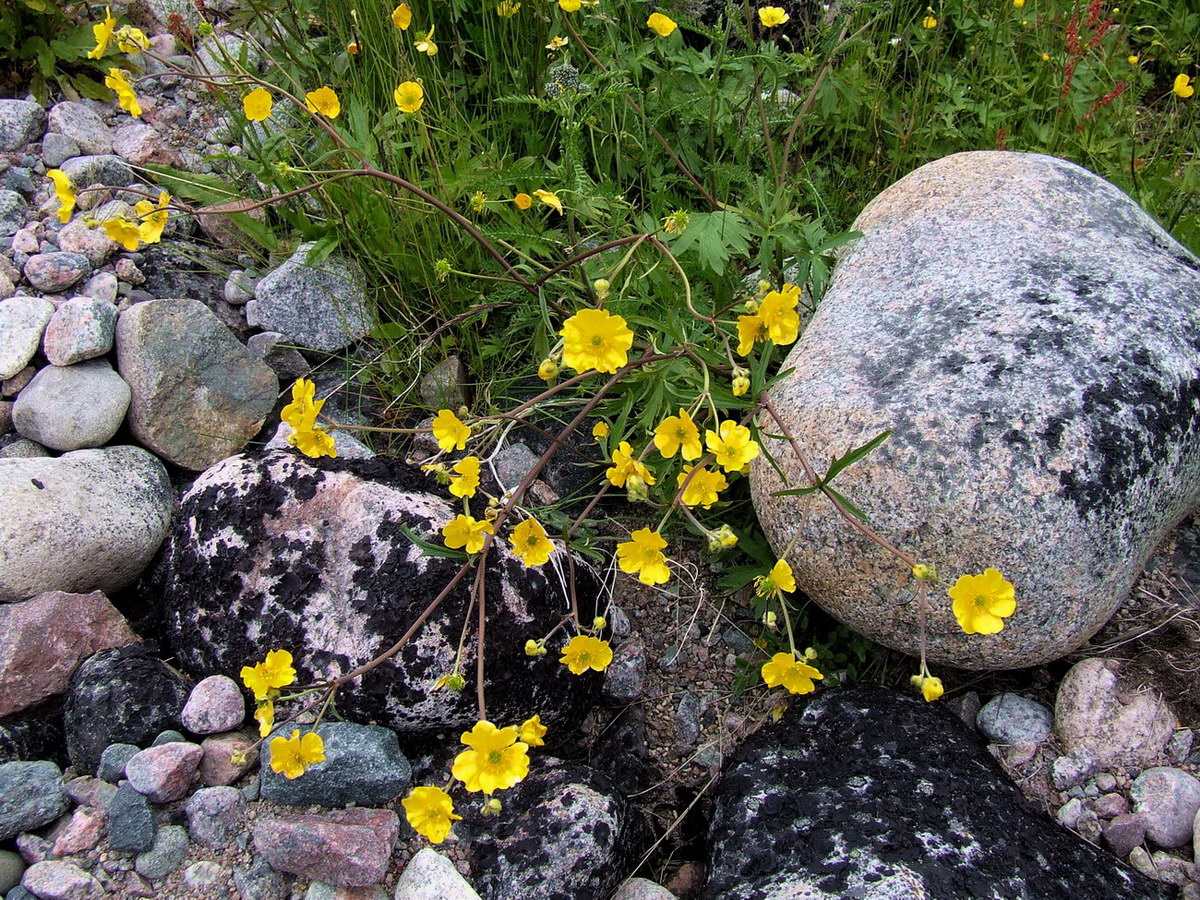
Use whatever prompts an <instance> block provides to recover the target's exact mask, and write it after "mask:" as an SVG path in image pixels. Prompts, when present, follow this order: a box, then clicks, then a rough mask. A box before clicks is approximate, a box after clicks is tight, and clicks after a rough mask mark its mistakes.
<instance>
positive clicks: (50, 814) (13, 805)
mask: <svg viewBox="0 0 1200 900" xmlns="http://www.w3.org/2000/svg"><path fill="white" fill-rule="evenodd" d="M70 806H71V801H70V799H68V797H67V793H66V791H65V790H63V786H62V771H61V770H60V769H59V768H58V766H56V765H55V764H54V763H52V762H46V761H44V760H42V761H38V762H8V763H4V764H2V765H0V841H8V840H11V839H12V838H14V837H16V836H17V835H18V834H20V833H21V832H23V831H33V829H35V828H41V827H42V826H43V825H48V824H49V823H50V822H53V821H54V820H55V819H57V818H58V817H59V816H61V815H62V814H63V813H65V812H66V811H67V810H68V809H69V808H70Z"/></svg>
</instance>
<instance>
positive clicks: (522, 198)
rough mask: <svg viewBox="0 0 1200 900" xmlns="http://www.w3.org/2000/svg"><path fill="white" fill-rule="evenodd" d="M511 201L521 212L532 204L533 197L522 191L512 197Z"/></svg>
mask: <svg viewBox="0 0 1200 900" xmlns="http://www.w3.org/2000/svg"><path fill="white" fill-rule="evenodd" d="M513 203H514V204H516V207H517V209H519V210H521V212H525V210H527V209H529V207H531V206H533V198H532V197H530V196H529V195H528V194H526V193H524V192H522V193H520V194H517V196H515V197H513Z"/></svg>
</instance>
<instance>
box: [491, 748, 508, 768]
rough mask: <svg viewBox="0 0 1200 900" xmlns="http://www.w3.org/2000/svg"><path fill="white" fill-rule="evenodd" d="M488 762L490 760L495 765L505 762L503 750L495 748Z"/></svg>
mask: <svg viewBox="0 0 1200 900" xmlns="http://www.w3.org/2000/svg"><path fill="white" fill-rule="evenodd" d="M488 762H490V763H491V764H492V765H493V766H498V765H500V763H502V762H504V753H503V751H501V750H493V751H492V752H491V753H489V754H488Z"/></svg>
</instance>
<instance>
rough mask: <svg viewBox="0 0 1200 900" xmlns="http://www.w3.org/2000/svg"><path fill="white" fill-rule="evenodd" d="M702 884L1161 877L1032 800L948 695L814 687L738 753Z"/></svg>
mask: <svg viewBox="0 0 1200 900" xmlns="http://www.w3.org/2000/svg"><path fill="white" fill-rule="evenodd" d="M709 848H710V850H709V853H710V855H709V877H708V883H707V886H706V888H705V892H704V895H703V896H704V897H705V898H707V900H771V898H782V897H794V898H801V900H842V898H846V897H858V898H863V900H911V898H913V897H923V898H927V900H962V898H964V897H971V898H976V900H983V898H993V900H1052V898H1062V900H1068V898H1081V897H1087V898H1088V900H1120V898H1126V897H1140V898H1145V900H1151V898H1160V897H1164V896H1165V895H1163V894H1161V893H1159V890H1158V888H1157V886H1156V885H1155V884H1154V883H1153V882H1151V881H1149V880H1148V879H1147V878H1145V877H1144V876H1142V875H1140V874H1138V873H1137V872H1134V871H1133V870H1131V869H1127V868H1125V867H1124V866H1123V865H1122V864H1121V862H1120V861H1119V860H1118V859H1117V858H1116V857H1114V856H1111V855H1109V854H1108V853H1105V852H1104V851H1101V850H1098V849H1097V848H1096V847H1094V846H1092V845H1091V844H1088V843H1085V842H1084V841H1082V840H1081V839H1079V838H1078V837H1077V836H1075V835H1074V834H1072V833H1071V832H1069V831H1067V830H1066V829H1065V828H1062V827H1060V826H1059V825H1058V824H1056V823H1055V822H1053V821H1052V820H1051V819H1050V818H1049V817H1048V816H1046V815H1045V814H1044V813H1042V812H1041V811H1040V810H1038V809H1035V808H1034V807H1033V806H1032V805H1031V804H1030V803H1029V802H1028V801H1026V800H1025V798H1024V797H1023V796H1022V794H1021V792H1020V790H1019V789H1018V788H1017V787H1016V785H1014V784H1013V783H1012V781H1010V780H1009V779H1008V776H1006V775H1005V774H1004V771H1003V770H1002V769H1001V768H1000V766H999V764H998V763H996V761H995V760H994V759H992V757H991V755H990V754H989V753H988V752H987V749H986V747H985V746H984V744H983V742H982V741H981V740H980V739H979V737H978V736H977V735H975V733H974V732H972V731H970V730H968V729H967V727H966V726H965V725H963V723H962V722H961V721H960V720H959V719H958V718H957V717H956V716H955V715H954V714H953V713H951V712H950V711H948V710H947V709H945V708H944V707H942V706H940V705H931V704H926V703H925V702H924V701H922V700H921V699H920V698H917V697H913V696H911V695H909V694H901V693H899V692H897V691H894V690H892V689H890V688H885V687H880V686H876V685H864V686H855V687H849V688H840V689H834V690H827V691H822V692H820V693H818V694H815V695H812V696H811V697H810V698H808V699H807V700H806V701H800V702H797V703H795V704H793V705H792V707H791V708H790V709H789V710H788V711H787V712H786V713H785V714H784V716H783V718H781V719H780V720H779V722H777V723H775V724H773V725H768V726H766V727H765V728H763V729H762V730H761V731H759V732H757V733H755V734H754V735H752V736H751V737H750V738H749V739H747V741H746V742H745V743H744V744H743V745H742V746H741V747H740V748H738V750H737V751H736V752H735V753H734V755H733V758H732V759H731V760H730V762H729V764H728V765H727V767H726V769H725V771H724V772H723V773H722V777H721V781H720V783H719V787H718V791H717V797H716V801H715V809H714V811H713V818H712V822H711V824H710V827H709Z"/></svg>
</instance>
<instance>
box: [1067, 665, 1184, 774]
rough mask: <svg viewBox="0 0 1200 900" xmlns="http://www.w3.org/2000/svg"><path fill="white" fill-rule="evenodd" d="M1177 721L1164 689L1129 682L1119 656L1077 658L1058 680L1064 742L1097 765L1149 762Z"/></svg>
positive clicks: (1074, 754)
mask: <svg viewBox="0 0 1200 900" xmlns="http://www.w3.org/2000/svg"><path fill="white" fill-rule="evenodd" d="M1178 725H1179V720H1178V719H1177V718H1176V717H1175V713H1174V712H1172V710H1171V708H1170V706H1169V705H1168V704H1167V702H1166V701H1165V700H1164V699H1163V698H1162V696H1161V695H1160V694H1158V693H1157V692H1156V691H1153V690H1145V689H1142V688H1141V686H1140V685H1138V684H1133V683H1129V681H1128V679H1127V678H1125V677H1124V676H1123V675H1122V669H1121V664H1120V662H1119V661H1117V660H1111V659H1100V658H1096V657H1093V658H1091V659H1085V660H1082V661H1080V662H1077V663H1076V664H1075V665H1074V666H1072V667H1071V669H1070V670H1069V671H1068V672H1067V674H1066V676H1065V677H1064V678H1063V680H1062V682H1061V683H1060V684H1059V686H1058V696H1057V698H1056V699H1055V701H1054V728H1055V731H1057V732H1058V736H1059V738H1060V739H1061V740H1062V745H1063V748H1064V749H1065V750H1066V752H1067V753H1068V754H1069V755H1070V756H1072V757H1075V758H1078V759H1085V760H1089V761H1090V762H1091V763H1092V768H1093V770H1094V769H1095V768H1099V767H1101V766H1108V765H1112V764H1127V765H1138V766H1142V767H1145V766H1149V765H1152V764H1153V763H1154V761H1155V760H1156V759H1158V757H1159V756H1160V755H1161V754H1162V751H1163V748H1165V747H1166V746H1167V742H1168V741H1170V739H1171V735H1172V734H1173V733H1174V731H1175V729H1176V728H1177V727H1178Z"/></svg>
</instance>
